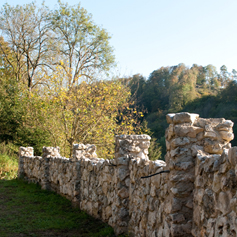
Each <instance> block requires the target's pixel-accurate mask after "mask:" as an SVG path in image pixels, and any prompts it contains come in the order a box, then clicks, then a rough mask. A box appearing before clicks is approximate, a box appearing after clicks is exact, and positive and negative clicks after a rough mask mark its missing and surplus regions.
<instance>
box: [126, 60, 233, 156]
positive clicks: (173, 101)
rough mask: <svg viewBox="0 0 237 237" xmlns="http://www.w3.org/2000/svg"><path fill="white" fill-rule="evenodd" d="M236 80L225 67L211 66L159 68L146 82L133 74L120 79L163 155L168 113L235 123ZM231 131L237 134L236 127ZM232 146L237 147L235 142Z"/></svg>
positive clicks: (180, 65)
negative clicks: (222, 118)
mask: <svg viewBox="0 0 237 237" xmlns="http://www.w3.org/2000/svg"><path fill="white" fill-rule="evenodd" d="M236 79H237V71H236V70H232V72H228V70H227V67H226V66H225V65H223V66H222V67H221V68H220V72H218V71H217V69H216V68H215V67H214V66H213V65H211V64H210V65H207V66H199V65H197V64H193V66H192V67H187V66H185V65H184V64H179V65H177V66H171V67H161V68H159V69H157V70H155V71H153V72H152V73H151V74H150V76H149V77H148V79H146V78H145V77H143V76H141V75H140V74H136V75H134V76H132V77H129V78H123V79H122V80H123V83H125V84H126V85H127V86H128V87H129V88H130V90H131V94H132V98H133V100H134V102H135V105H136V106H138V107H139V109H140V110H142V111H144V115H145V116H144V120H145V121H147V123H148V128H149V129H150V130H151V132H152V133H153V136H154V137H156V138H157V142H158V143H160V145H161V146H162V148H163V149H162V150H163V155H164V153H165V138H164V135H165V128H166V127H167V123H166V119H165V115H166V114H167V113H174V112H181V111H187V112H192V113H199V114H200V116H201V117H204V118H208V117H214V118H216V117H224V118H226V119H231V120H232V121H234V122H237V103H236V102H237V83H236ZM143 122H144V121H143ZM234 132H235V133H236V134H237V129H236V128H235V127H234ZM232 145H237V139H235V140H234V141H233V142H232Z"/></svg>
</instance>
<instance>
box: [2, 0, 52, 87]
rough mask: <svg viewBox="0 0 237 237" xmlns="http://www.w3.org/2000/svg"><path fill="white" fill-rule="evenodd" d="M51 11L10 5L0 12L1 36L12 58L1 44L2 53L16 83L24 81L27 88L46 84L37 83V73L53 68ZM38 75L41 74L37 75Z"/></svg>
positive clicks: (27, 5) (32, 4)
mask: <svg viewBox="0 0 237 237" xmlns="http://www.w3.org/2000/svg"><path fill="white" fill-rule="evenodd" d="M48 15H49V10H48V8H47V7H45V6H44V5H43V4H42V6H41V7H40V8H37V7H36V6H35V4H34V3H30V4H26V5H23V6H19V5H17V6H16V7H12V6H10V5H8V4H7V3H6V4H4V5H3V8H2V9H1V11H0V33H1V35H2V36H3V37H4V40H5V41H6V43H7V45H8V47H9V48H10V49H11V51H12V54H11V55H9V54H8V51H7V50H6V47H4V45H3V44H2V43H1V44H0V50H1V52H2V54H3V55H4V57H5V59H6V60H7V62H8V63H9V65H11V67H12V69H13V71H14V74H15V77H16V79H17V80H23V81H24V82H25V83H27V85H28V88H29V89H32V88H33V87H34V86H35V85H37V84H40V83H43V82H42V78H38V79H37V80H36V74H37V71H42V70H43V69H44V68H45V67H48V68H50V63H49V52H50V46H49V45H50V24H49V21H48ZM38 75H39V74H38Z"/></svg>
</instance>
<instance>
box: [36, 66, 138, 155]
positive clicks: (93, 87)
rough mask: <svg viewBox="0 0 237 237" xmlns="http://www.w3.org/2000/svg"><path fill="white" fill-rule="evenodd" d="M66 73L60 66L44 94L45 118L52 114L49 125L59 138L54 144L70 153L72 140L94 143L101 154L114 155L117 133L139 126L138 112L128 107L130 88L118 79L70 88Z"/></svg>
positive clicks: (85, 83) (131, 131) (64, 151)
mask: <svg viewBox="0 0 237 237" xmlns="http://www.w3.org/2000/svg"><path fill="white" fill-rule="evenodd" d="M64 73H65V71H64V70H63V69H62V68H61V67H60V68H58V71H57V74H56V72H54V76H53V77H51V78H49V80H51V83H50V86H49V87H46V88H45V91H44V95H43V96H42V103H45V105H49V106H43V111H41V113H44V114H45V115H43V114H42V117H49V119H48V120H47V123H48V124H47V125H46V126H47V128H48V130H51V131H50V132H51V133H53V134H52V137H56V144H55V145H60V146H61V147H63V153H64V154H65V155H71V152H72V147H73V143H93V144H96V145H97V146H99V148H100V149H99V150H100V151H99V155H103V156H106V155H107V157H110V156H113V147H114V135H115V134H121V133H125V134H130V133H133V132H134V129H135V127H136V125H137V121H136V119H135V117H136V115H137V114H139V113H138V112H137V111H135V110H134V109H131V108H130V107H129V96H130V92H129V90H128V88H126V87H125V86H124V85H122V83H121V82H120V81H119V80H111V81H108V80H106V81H91V82H85V81H82V82H81V83H80V84H78V85H77V86H74V87H72V88H67V87H65V85H64V83H63V80H64V79H63V76H62V75H64ZM44 110H45V111H44ZM140 115H141V113H140ZM55 123H56V124H55ZM62 141H66V143H62ZM108 154H109V155H108Z"/></svg>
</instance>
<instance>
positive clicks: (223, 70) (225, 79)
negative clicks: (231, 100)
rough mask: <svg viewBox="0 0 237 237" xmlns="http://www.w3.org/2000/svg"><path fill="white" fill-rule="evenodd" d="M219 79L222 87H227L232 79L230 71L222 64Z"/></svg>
mask: <svg viewBox="0 0 237 237" xmlns="http://www.w3.org/2000/svg"><path fill="white" fill-rule="evenodd" d="M219 80H220V82H221V86H222V87H226V85H227V83H228V82H229V81H230V78H229V73H228V70H227V67H226V66H225V65H223V66H221V68H220V76H219Z"/></svg>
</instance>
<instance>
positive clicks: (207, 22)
mask: <svg viewBox="0 0 237 237" xmlns="http://www.w3.org/2000/svg"><path fill="white" fill-rule="evenodd" d="M0 2H1V3H0V6H2V5H3V4H4V3H5V2H7V3H8V4H10V5H16V4H20V5H22V4H25V3H30V2H31V1H29V0H21V1H19V0H0ZM41 2H42V1H41V0H36V3H37V4H40V3H41ZM62 2H68V3H69V4H70V5H75V4H78V3H79V2H81V6H82V7H84V8H85V9H87V11H88V12H89V13H91V14H92V15H93V20H94V21H95V23H96V24H97V25H99V26H102V27H103V28H105V29H106V30H107V31H108V32H109V33H110V34H111V36H112V39H111V41H110V42H111V45H112V46H113V47H114V49H115V56H116V61H117V62H118V72H119V73H120V74H121V76H124V75H128V76H129V75H133V74H136V73H140V74H142V75H143V76H145V77H148V76H149V74H150V73H151V72H152V71H154V70H156V69H158V68H160V67H161V66H172V65H177V64H179V63H185V64H186V65H188V66H192V64H194V63H196V64H199V65H203V66H206V65H208V64H213V65H214V66H216V68H217V69H218V70H219V68H220V67H221V66H222V65H223V64H225V65H226V66H227V68H228V71H230V72H231V71H232V69H237V17H236V11H237V0H81V1H76V0H67V1H62ZM45 3H46V5H47V6H49V7H50V8H54V6H55V4H57V0H50V1H47V0H46V1H45Z"/></svg>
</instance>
